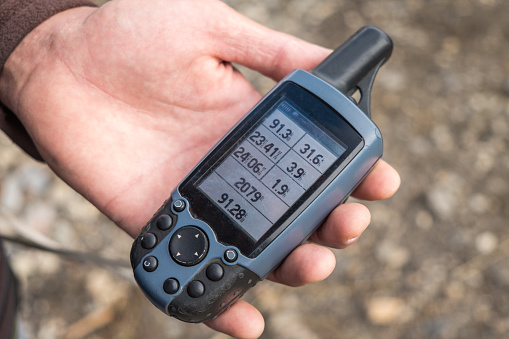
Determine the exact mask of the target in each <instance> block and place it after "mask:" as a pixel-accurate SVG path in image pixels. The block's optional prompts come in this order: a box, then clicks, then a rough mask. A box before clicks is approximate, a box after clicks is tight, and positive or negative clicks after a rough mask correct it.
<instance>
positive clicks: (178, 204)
mask: <svg viewBox="0 0 509 339" xmlns="http://www.w3.org/2000/svg"><path fill="white" fill-rule="evenodd" d="M184 208H186V203H185V202H184V200H175V202H174V203H173V209H174V210H175V212H182V211H183V210H184Z"/></svg>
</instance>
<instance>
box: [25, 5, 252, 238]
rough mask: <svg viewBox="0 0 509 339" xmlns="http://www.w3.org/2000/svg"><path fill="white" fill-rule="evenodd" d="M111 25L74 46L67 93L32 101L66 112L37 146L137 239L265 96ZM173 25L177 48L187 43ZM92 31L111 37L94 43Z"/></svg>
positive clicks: (63, 75)
mask: <svg viewBox="0 0 509 339" xmlns="http://www.w3.org/2000/svg"><path fill="white" fill-rule="evenodd" d="M103 11H104V9H103ZM131 13H132V12H130V13H128V14H131ZM102 15H109V14H108V13H102ZM116 15H117V17H116V19H117V20H121V19H125V20H127V19H130V20H140V19H139V18H136V17H132V16H131V17H129V18H128V17H127V14H126V15H125V16H124V17H122V16H121V17H120V18H119V17H118V15H119V14H118V13H116ZM144 20H145V21H146V18H145V19H144ZM102 22H105V21H104V18H101V20H97V21H94V20H88V21H87V24H88V25H89V26H85V28H84V30H83V32H84V33H85V39H87V41H86V43H85V44H83V41H82V40H81V39H76V38H75V37H73V36H68V37H66V39H72V41H73V42H76V43H75V44H74V46H73V48H72V49H71V50H72V53H71V54H70V55H64V56H63V58H62V60H61V62H59V63H58V64H57V65H56V66H57V67H58V68H57V70H58V72H55V69H53V70H52V74H53V75H52V77H53V81H54V82H58V83H59V86H60V88H62V89H63V90H61V91H58V92H55V91H54V89H48V90H47V91H44V92H39V93H38V95H37V96H32V100H35V101H39V100H40V99H42V98H45V99H44V101H45V102H46V106H47V107H54V106H55V105H58V106H59V107H60V108H61V109H60V110H59V111H56V112H55V111H54V110H52V111H51V112H48V114H49V115H50V117H51V121H50V122H48V124H50V123H51V126H49V127H50V128H51V129H52V130H53V132H52V133H47V132H46V131H47V130H46V131H42V132H43V133H42V135H39V136H36V142H37V143H38V145H39V147H40V148H42V150H41V151H42V154H43V156H44V157H45V158H46V160H47V161H48V163H49V164H50V166H52V167H54V168H55V169H57V171H58V172H59V173H60V175H61V176H62V177H63V178H64V180H66V181H68V182H69V183H70V184H71V185H72V186H73V187H75V188H76V189H77V190H78V191H79V192H81V193H82V194H84V195H85V196H86V197H87V198H88V199H90V200H91V201H92V202H93V203H94V204H95V205H96V206H98V208H99V209H101V210H102V211H103V212H104V213H106V214H107V215H108V216H110V217H111V218H112V219H113V220H114V221H116V222H117V223H118V224H119V225H120V226H121V227H123V228H124V229H126V230H127V231H128V232H129V233H130V234H131V235H135V234H137V233H138V231H139V227H140V226H141V225H143V224H144V223H145V222H146V221H147V220H148V219H149V217H150V216H151V215H152V214H153V212H154V211H155V210H156V209H157V207H158V206H159V205H160V204H161V203H162V202H163V201H164V200H165V199H166V198H167V197H168V196H169V193H170V192H171V190H172V189H173V188H174V187H175V185H176V184H177V183H178V182H179V181H180V179H182V178H183V176H184V175H185V174H186V173H187V172H188V171H189V170H190V169H191V168H192V167H193V166H194V165H195V164H196V163H197V161H198V160H199V159H200V158H201V157H202V156H203V155H204V154H205V153H206V152H207V151H208V150H209V149H210V148H211V147H212V145H213V144H214V143H215V142H216V141H217V140H218V139H219V138H220V137H221V136H222V135H224V133H225V132H226V131H227V130H228V129H229V128H230V127H231V126H232V125H233V124H234V123H235V121H237V120H238V119H239V118H240V117H241V115H242V114H243V113H245V112H247V110H248V109H249V107H250V106H252V105H253V103H254V102H256V101H257V100H258V99H259V94H258V93H257V92H256V91H255V90H254V89H253V88H252V87H251V86H250V85H249V83H248V82H247V81H246V80H245V79H244V78H243V77H242V76H241V75H240V73H238V72H236V71H234V69H233V68H232V67H231V66H230V65H229V64H224V63H222V62H221V60H219V59H217V58H215V57H213V56H211V55H210V54H211V51H209V50H206V49H205V48H204V47H200V46H194V47H198V48H196V50H197V51H196V52H194V50H193V51H191V52H190V51H189V50H188V49H187V48H183V49H182V50H181V51H179V50H178V49H175V48H168V46H167V41H162V40H161V39H159V37H157V36H155V35H154V34H153V33H152V32H151V31H150V30H148V29H145V30H138V31H136V34H128V33H129V32H127V31H125V30H118V29H116V30H115V31H108V30H107V28H104V27H101V26H100V25H97V24H100V23H102ZM174 24H175V26H174V27H172V28H171V30H172V31H173V32H175V36H172V37H170V40H171V39H177V38H178V36H179V35H185V34H186V32H180V31H179V32H177V27H178V26H179V23H178V22H177V23H174ZM151 27H157V25H154V26H151ZM89 30H90V31H99V32H102V34H100V35H90V36H91V37H93V38H89V37H90V36H87V35H86V33H87V32H88V31H89ZM80 33H81V32H80ZM112 41H113V42H118V43H119V44H118V45H116V44H115V43H114V44H112ZM194 43H195V44H200V42H199V41H195V42H194ZM126 46H136V49H132V48H126ZM185 47H186V46H185ZM138 49H141V50H143V51H146V52H144V53H139V50H138ZM164 50H168V52H167V53H160V52H159V53H155V51H164ZM83 55H87V59H86V60H85V59H83V58H82V57H81V56H83ZM105 55H107V56H108V58H105V57H104V56H105ZM88 57H91V58H88ZM112 58H113V60H112ZM141 66H142V67H141ZM141 69H142V71H140V70H141ZM55 114H57V115H59V117H58V118H57V119H55V118H56V117H55ZM62 120H65V121H66V124H61V121H62Z"/></svg>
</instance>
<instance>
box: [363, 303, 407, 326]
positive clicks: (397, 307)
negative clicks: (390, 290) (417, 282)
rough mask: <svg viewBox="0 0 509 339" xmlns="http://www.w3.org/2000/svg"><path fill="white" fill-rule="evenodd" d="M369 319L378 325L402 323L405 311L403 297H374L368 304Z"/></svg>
mask: <svg viewBox="0 0 509 339" xmlns="http://www.w3.org/2000/svg"><path fill="white" fill-rule="evenodd" d="M366 308H367V314H368V318H369V320H370V321H371V322H372V323H373V324H376V325H388V324H394V323H400V322H401V320H403V319H404V318H403V316H404V312H405V302H404V300H403V299H400V298H394V297H374V298H372V299H371V300H369V301H368V302H367V305H366Z"/></svg>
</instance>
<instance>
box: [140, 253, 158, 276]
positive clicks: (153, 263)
mask: <svg viewBox="0 0 509 339" xmlns="http://www.w3.org/2000/svg"><path fill="white" fill-rule="evenodd" d="M156 268H157V259H156V257H152V256H150V257H146V258H145V259H144V260H143V269H144V270H145V271H147V272H154V271H155V270H156Z"/></svg>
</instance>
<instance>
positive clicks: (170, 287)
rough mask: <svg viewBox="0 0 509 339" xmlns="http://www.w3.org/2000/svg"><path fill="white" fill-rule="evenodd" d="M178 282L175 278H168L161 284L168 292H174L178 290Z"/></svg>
mask: <svg viewBox="0 0 509 339" xmlns="http://www.w3.org/2000/svg"><path fill="white" fill-rule="evenodd" d="M179 288H180V284H179V282H178V280H177V279H175V278H169V279H166V281H165V282H164V284H163V289H164V291H165V292H166V293H168V294H175V293H177V292H178V290H179Z"/></svg>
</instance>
